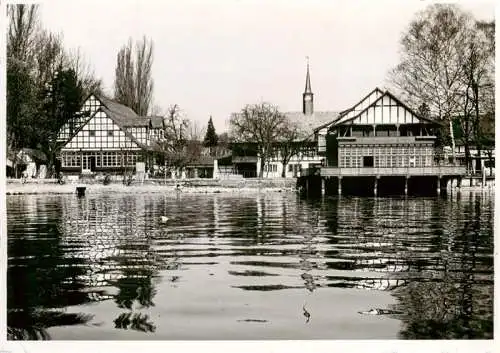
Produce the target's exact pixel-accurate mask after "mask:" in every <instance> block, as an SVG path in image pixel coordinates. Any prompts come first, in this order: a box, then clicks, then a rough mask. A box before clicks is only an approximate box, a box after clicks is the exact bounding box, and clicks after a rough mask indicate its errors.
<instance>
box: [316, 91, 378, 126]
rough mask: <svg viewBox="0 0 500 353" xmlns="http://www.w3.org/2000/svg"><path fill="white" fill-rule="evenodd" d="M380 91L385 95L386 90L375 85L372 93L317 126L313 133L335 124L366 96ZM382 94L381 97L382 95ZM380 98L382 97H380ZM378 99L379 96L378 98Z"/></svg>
mask: <svg viewBox="0 0 500 353" xmlns="http://www.w3.org/2000/svg"><path fill="white" fill-rule="evenodd" d="M377 91H378V92H380V93H381V94H382V96H383V95H384V91H382V90H381V89H380V88H378V87H375V88H374V89H372V90H371V91H370V93H368V94H366V95H365V96H364V97H363V98H361V99H360V100H359V101H358V102H357V103H356V104H354V105H352V106H351V107H350V108H347V109H345V110H342V111H340V112H339V115H338V116H337V117H336V118H335V119H334V120H332V121H330V122H328V123H324V124H323V125H321V126H319V127H317V128H315V129H314V130H313V133H316V132H318V131H319V130H321V129H324V128H325V127H327V126H328V125H331V124H335V123H336V122H337V121H339V120H340V119H342V118H343V117H344V116H345V115H346V114H347V113H349V112H351V111H352V110H353V109H354V108H356V106H357V105H359V104H361V102H363V101H364V100H365V99H366V98H368V97H370V96H371V95H372V94H373V93H375V92H377ZM382 96H381V97H382ZM379 98H380V97H379ZM377 100H378V98H377Z"/></svg>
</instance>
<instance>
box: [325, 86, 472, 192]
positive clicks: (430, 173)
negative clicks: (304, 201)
mask: <svg viewBox="0 0 500 353" xmlns="http://www.w3.org/2000/svg"><path fill="white" fill-rule="evenodd" d="M440 128H441V126H440V124H439V123H437V122H435V121H433V120H430V119H427V118H424V117H422V116H419V115H418V114H417V113H415V112H414V111H413V110H412V109H410V108H409V107H408V106H407V105H405V104H404V103H403V102H401V101H400V100H399V99H398V98H397V97H396V96H394V95H393V94H392V93H391V92H389V91H382V90H380V89H379V88H375V89H374V90H373V91H371V92H370V93H369V94H368V95H366V96H365V97H364V98H363V99H361V100H360V101H359V102H358V103H357V104H355V105H354V106H353V107H351V108H349V109H347V110H345V111H342V112H341V113H340V114H339V116H338V117H337V118H336V119H334V120H332V121H330V122H328V123H326V124H324V125H321V126H319V127H317V128H316V130H315V134H316V140H317V143H318V153H319V154H320V155H323V156H324V157H325V159H326V161H325V164H326V165H324V166H322V167H321V168H320V175H321V177H322V178H323V180H322V183H323V189H324V188H325V187H326V186H325V184H330V183H329V182H331V181H332V180H333V181H334V182H335V183H336V184H337V187H338V193H339V194H341V193H342V187H343V182H344V183H345V186H346V187H348V186H349V185H351V186H353V188H354V189H357V190H362V189H363V186H368V188H369V189H371V190H373V191H372V192H373V193H375V194H377V189H378V188H381V187H382V188H384V189H389V190H392V191H396V190H397V189H401V190H400V193H401V194H402V193H407V192H408V187H409V184H410V187H413V189H417V188H419V187H420V186H421V185H422V183H419V181H422V178H431V179H432V181H433V183H432V184H433V185H434V190H437V192H438V193H439V191H440V189H441V188H442V187H443V185H444V184H443V183H445V182H446V181H447V179H449V178H451V177H456V176H461V175H463V174H465V169H464V168H463V167H460V166H453V165H443V163H440V162H438V160H437V158H436V153H435V142H436V134H437V131H438V129H440ZM363 181H365V182H363ZM419 185H420V186H419Z"/></svg>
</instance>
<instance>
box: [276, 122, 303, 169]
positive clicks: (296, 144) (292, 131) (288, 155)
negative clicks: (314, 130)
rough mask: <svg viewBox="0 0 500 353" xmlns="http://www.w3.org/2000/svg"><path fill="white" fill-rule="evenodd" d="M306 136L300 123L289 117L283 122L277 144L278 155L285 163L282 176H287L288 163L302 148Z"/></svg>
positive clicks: (282, 162) (283, 163)
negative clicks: (301, 129)
mask: <svg viewBox="0 0 500 353" xmlns="http://www.w3.org/2000/svg"><path fill="white" fill-rule="evenodd" d="M305 137H306V136H304V134H303V133H302V131H300V129H299V126H298V124H296V123H294V122H292V121H290V120H289V119H287V121H286V122H285V124H283V126H282V128H281V132H280V137H279V139H278V143H277V144H276V150H277V156H278V157H279V158H280V160H281V164H282V165H283V170H282V172H281V177H282V178H285V177H286V166H287V164H288V163H289V162H290V160H291V159H292V158H293V157H295V156H297V155H298V154H299V153H300V151H301V150H302V148H303V146H304V141H305Z"/></svg>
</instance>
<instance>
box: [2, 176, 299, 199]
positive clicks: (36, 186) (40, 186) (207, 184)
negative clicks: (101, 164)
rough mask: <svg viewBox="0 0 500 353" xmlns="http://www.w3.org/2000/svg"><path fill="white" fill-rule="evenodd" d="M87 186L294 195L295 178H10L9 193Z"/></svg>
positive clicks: (96, 190)
mask: <svg viewBox="0 0 500 353" xmlns="http://www.w3.org/2000/svg"><path fill="white" fill-rule="evenodd" d="M79 186H84V187H86V194H100V193H132V194H134V193H141V194H142V193H163V192H183V193H201V194H203V193H256V192H295V191H296V180H295V179H240V180H214V179H179V180H172V179H167V180H162V179H149V180H145V181H144V182H140V181H133V182H132V184H131V185H128V186H127V185H124V184H123V183H122V182H112V183H110V184H108V185H104V184H103V183H102V181H101V182H95V181H91V180H85V181H74V182H71V181H70V182H67V183H65V184H62V185H60V184H58V183H57V179H32V180H28V181H27V182H26V183H25V184H23V183H21V181H20V180H19V179H7V187H6V194H7V195H16V194H74V193H76V187H79Z"/></svg>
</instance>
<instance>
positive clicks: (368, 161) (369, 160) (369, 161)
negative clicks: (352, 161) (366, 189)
mask: <svg viewBox="0 0 500 353" xmlns="http://www.w3.org/2000/svg"><path fill="white" fill-rule="evenodd" d="M363 167H373V156H363Z"/></svg>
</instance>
